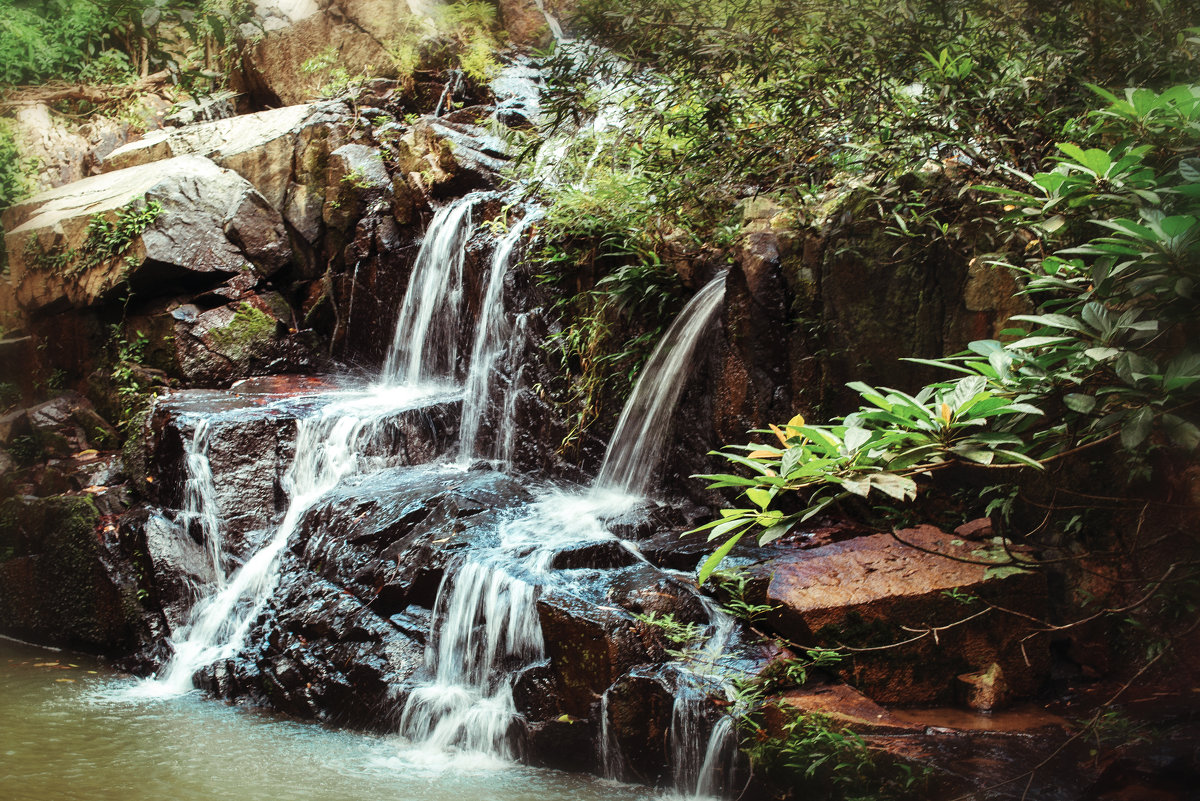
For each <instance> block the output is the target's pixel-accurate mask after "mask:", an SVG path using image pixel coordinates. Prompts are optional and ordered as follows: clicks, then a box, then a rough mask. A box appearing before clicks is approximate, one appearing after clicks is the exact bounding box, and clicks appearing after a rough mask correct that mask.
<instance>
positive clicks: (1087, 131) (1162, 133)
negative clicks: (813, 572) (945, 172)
mask: <svg viewBox="0 0 1200 801" xmlns="http://www.w3.org/2000/svg"><path fill="white" fill-rule="evenodd" d="M1094 89H1095V91H1096V92H1097V93H1098V94H1100V95H1101V97H1103V98H1104V99H1105V100H1107V101H1108V105H1106V106H1105V107H1104V108H1101V109H1099V110H1098V111H1096V112H1095V113H1093V114H1090V115H1087V116H1086V117H1085V118H1084V119H1082V120H1080V122H1079V127H1078V129H1079V130H1080V131H1081V132H1082V133H1083V136H1084V137H1085V143H1084V145H1082V146H1081V145H1079V144H1075V143H1061V144H1060V145H1059V150H1060V152H1061V154H1062V155H1060V156H1059V157H1057V158H1056V159H1054V166H1053V167H1052V168H1051V169H1049V170H1047V171H1044V172H1039V173H1037V174H1035V175H1033V176H1026V180H1027V183H1028V186H1027V188H1026V189H1023V190H1014V189H1007V188H1004V187H996V188H995V191H996V192H997V193H998V194H999V195H1000V197H1001V200H1000V201H999V202H1000V203H1003V204H1005V207H1006V208H1007V209H1009V211H1010V215H1009V217H1008V219H1007V222H1006V223H1005V224H1006V225H1009V226H1012V227H1014V228H1016V227H1025V228H1027V230H1028V231H1029V237H1028V239H1029V241H1030V243H1031V246H1030V248H1029V249H1028V252H1029V254H1030V257H1029V259H1028V261H1026V262H1024V263H1021V264H1017V265H1009V266H1010V267H1013V268H1014V269H1017V270H1018V271H1019V272H1021V273H1022V274H1023V275H1024V276H1025V280H1026V288H1025V293H1026V294H1028V295H1029V296H1031V297H1032V298H1034V299H1035V300H1036V301H1037V304H1038V308H1037V313H1036V314H1030V315H1017V316H1015V317H1013V318H1012V321H1013V322H1015V323H1020V324H1022V326H1023V327H1021V328H1013V329H1010V330H1009V331H1006V332H1005V334H1006V335H1007V338H1006V339H1005V340H1004V341H999V340H981V341H976V342H972V343H971V344H970V346H969V349H968V351H967V352H966V353H963V354H960V355H957V356H953V357H948V358H946V359H940V360H933V361H925V360H913V361H925V363H929V364H934V365H938V366H941V367H945V368H948V369H951V370H953V371H955V372H958V373H960V374H962V375H963V377H961V378H959V379H957V380H954V381H945V382H939V383H935V384H932V385H929V386H927V387H925V388H924V389H923V390H921V391H920V392H919V393H917V394H916V395H915V396H914V395H909V394H907V393H904V392H900V391H899V390H891V389H876V388H874V387H869V386H866V385H865V384H859V383H852V384H851V385H850V386H851V388H852V389H855V390H856V391H857V392H858V393H859V394H860V395H861V397H862V399H863V400H864V401H865V404H864V405H863V407H862V408H861V409H859V410H858V411H856V412H854V413H853V414H850V415H847V416H846V417H844V418H842V419H841V420H840V421H838V422H836V423H834V424H833V425H830V426H812V425H806V423H805V421H804V420H803V419H799V418H798V419H795V420H793V421H790V422H789V423H788V424H787V425H786V426H784V427H783V428H782V429H780V428H778V427H772V432H773V433H774V434H775V436H776V437H777V439H778V444H777V445H764V444H760V443H756V444H751V445H746V446H740V447H739V450H741V451H743V452H744V453H745V455H742V454H739V453H726V454H724V455H725V456H726V458H728V459H729V460H730V461H732V462H735V463H737V464H740V465H743V466H745V467H747V468H749V469H750V471H751V475H749V476H745V475H733V474H718V475H712V476H708V478H710V479H712V481H713V486H714V487H739V488H742V489H743V490H744V494H745V498H746V500H747V501H749V504H748V505H747V506H744V507H741V508H736V509H726V510H723V511H722V519H720V520H716V521H713V522H712V523H709V524H707V525H705V526H703V527H701V528H702V529H711V531H712V535H711V536H712V538H714V539H715V538H720V537H727V539H726V541H725V542H724V544H722V545H721V547H719V548H718V549H717V550H716V551H715V552H714V554H713V556H712V557H711V558H710V559H709V560H708V562H707V563H706V564H705V566H704V567H703V569H702V571H701V580H703V579H704V578H706V577H707V576H708V575H709V573H710V572H711V571H712V569H713V568H714V567H715V566H716V565H717V564H718V563H719V562H720V560H721V559H722V558H723V557H724V556H725V554H727V553H728V552H729V550H730V549H731V548H732V547H733V545H734V544H735V543H736V542H737V541H738V539H739V538H741V537H742V536H744V535H745V534H747V533H751V532H753V533H754V534H755V535H756V537H757V539H758V541H759V542H760V543H762V544H765V543H766V542H770V541H772V540H774V539H776V538H777V537H778V536H781V535H782V534H784V533H786V532H787V531H788V530H789V529H791V528H792V527H793V526H795V525H797V524H799V523H801V522H803V521H805V520H807V519H809V518H811V517H812V516H813V515H815V514H817V513H818V512H820V511H821V510H823V509H825V508H826V507H828V506H830V505H831V504H835V503H839V502H841V501H843V500H845V499H848V498H851V497H853V496H858V497H861V498H863V499H866V500H868V501H869V500H873V499H876V500H877V499H881V498H891V499H895V500H901V501H909V500H912V499H914V498H915V497H916V494H917V491H918V482H919V481H933V480H935V479H936V472H937V471H939V470H941V469H943V468H946V467H949V466H951V465H953V464H955V463H959V464H971V465H978V466H981V467H983V468H992V469H996V468H1001V469H1003V468H1012V467H1018V468H1019V467H1022V466H1025V467H1028V468H1033V469H1041V468H1042V467H1043V466H1044V465H1047V464H1049V463H1052V462H1056V461H1058V460H1061V459H1064V458H1068V457H1077V458H1084V459H1086V458H1087V457H1086V454H1087V453H1088V452H1089V451H1090V450H1091V449H1093V448H1096V447H1097V446H1100V445H1103V444H1107V443H1118V442H1119V443H1120V445H1121V446H1122V447H1123V448H1124V449H1125V451H1126V454H1127V455H1126V460H1127V463H1126V468H1125V476H1126V479H1127V480H1128V479H1129V478H1130V477H1136V476H1138V475H1139V474H1140V471H1138V470H1136V469H1131V468H1132V467H1134V466H1136V465H1137V464H1138V463H1139V461H1140V460H1141V459H1142V454H1143V453H1144V452H1145V451H1146V450H1147V449H1151V448H1175V449H1179V450H1181V451H1182V452H1183V453H1185V454H1193V455H1194V454H1195V453H1196V452H1197V450H1198V449H1200V426H1198V425H1197V421H1198V419H1200V416H1198V415H1197V412H1196V408H1195V387H1196V386H1197V385H1198V384H1200V325H1198V323H1197V319H1196V315H1195V309H1196V293H1197V287H1198V284H1200V159H1197V158H1196V157H1195V156H1193V155H1192V154H1194V153H1196V152H1197V147H1198V146H1200V124H1198V123H1200V86H1191V85H1185V86H1176V87H1172V88H1169V89H1167V90H1165V91H1163V92H1161V93H1157V92H1153V91H1151V90H1148V89H1130V90H1127V91H1126V92H1124V93H1123V95H1121V96H1118V95H1116V94H1113V93H1110V92H1108V91H1106V90H1103V89H1100V88H1099V87H1094ZM1088 144H1094V145H1096V146H1095V147H1088V146H1087V145H1088ZM1098 231H1099V232H1101V234H1100V235H1097V232H1098ZM772 432H764V433H772ZM1152 435H1155V436H1152ZM1014 472H1015V471H1012V470H1009V471H1007V473H1008V474H1013V473H1014ZM1013 480H1014V481H1018V480H1019V478H1014V479H1013ZM993 489H995V488H994V487H993ZM1009 494H1010V495H1011V493H1009ZM794 495H795V496H798V498H799V503H798V506H799V508H798V509H795V510H794V511H788V512H786V513H785V512H784V511H781V510H780V509H779V506H780V505H781V504H780V502H782V501H785V499H788V500H789V501H794V500H795V498H794V497H792V496H794ZM1047 520H1049V517H1048V518H1047ZM1043 525H1045V523H1044V524H1043ZM1014 558H1015V557H1014ZM1020 564H1022V565H1024V564H1027V563H1025V562H1023V561H1022V562H1020Z"/></svg>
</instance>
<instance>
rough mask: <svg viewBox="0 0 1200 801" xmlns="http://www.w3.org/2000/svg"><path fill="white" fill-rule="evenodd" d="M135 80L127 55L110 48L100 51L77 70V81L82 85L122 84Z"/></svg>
mask: <svg viewBox="0 0 1200 801" xmlns="http://www.w3.org/2000/svg"><path fill="white" fill-rule="evenodd" d="M136 78H137V72H136V70H135V69H134V67H133V63H132V62H131V61H130V60H129V55H128V54H126V53H123V52H122V51H120V50H114V49H111V48H110V49H108V50H104V51H101V52H100V54H99V55H97V56H96V58H95V59H93V60H92V61H89V62H88V63H87V64H84V65H83V68H82V69H81V70H79V80H80V81H83V82H84V83H105V84H122V83H132V82H133V81H134V80H135V79H136Z"/></svg>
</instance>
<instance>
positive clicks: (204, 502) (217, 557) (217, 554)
mask: <svg viewBox="0 0 1200 801" xmlns="http://www.w3.org/2000/svg"><path fill="white" fill-rule="evenodd" d="M211 429H212V426H211V425H210V424H209V420H208V419H207V418H201V419H199V420H197V421H196V427H195V428H194V429H193V430H192V438H191V439H190V440H188V441H187V442H186V443H185V444H184V446H183V447H184V465H185V467H186V469H187V478H186V480H185V481H184V486H183V510H182V511H180V513H179V518H178V519H179V522H180V523H182V524H183V529H184V531H187V532H191V531H192V530H193V527H194V528H195V529H198V530H199V531H198V533H199V534H200V538H201V540H202V541H203V543H204V548H205V550H206V551H207V552H208V558H209V561H211V562H212V569H213V580H214V581H215V582H216V584H217V586H218V587H220V586H224V584H225V566H224V554H223V553H222V550H221V545H222V542H221V516H220V513H219V512H218V510H217V500H216V496H217V488H216V485H215V484H214V483H213V474H212V465H211V464H209V461H208V440H209V434H210V432H211Z"/></svg>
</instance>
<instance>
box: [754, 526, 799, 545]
mask: <svg viewBox="0 0 1200 801" xmlns="http://www.w3.org/2000/svg"><path fill="white" fill-rule="evenodd" d="M791 527H792V524H791V523H790V522H787V523H776V524H775V525H773V526H771V527H770V528H769V529H767V530H766V531H764V532H762V533H761V534H759V535H758V544H759V546H760V547H761V546H763V545H769V544H770V543H772V542H774V541H775V540H777V539H779V538H780V537H782V536H783V535H784V534H787V533H788V531H789V530H790V529H791Z"/></svg>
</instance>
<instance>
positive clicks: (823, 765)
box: [733, 648, 927, 799]
mask: <svg viewBox="0 0 1200 801" xmlns="http://www.w3.org/2000/svg"><path fill="white" fill-rule="evenodd" d="M841 660H842V655H841V654H840V653H839V652H837V651H833V650H828V649H819V648H818V649H809V650H807V651H805V653H804V656H803V657H801V658H797V659H791V660H786V661H780V662H775V663H772V664H771V665H770V666H768V668H767V669H766V670H765V671H764V672H763V673H762V674H761V675H758V676H755V677H753V678H748V679H745V680H743V681H740V682H738V683H737V684H736V687H735V691H734V699H733V700H734V704H733V714H734V715H735V718H736V720H737V723H738V728H739V729H740V731H741V735H742V737H741V741H742V747H743V750H744V751H745V752H746V754H747V755H748V756H749V757H750V760H751V762H752V763H753V766H754V770H755V771H756V772H758V773H760V774H762V775H763V776H764V777H766V778H767V779H768V780H769V781H771V782H772V783H776V784H778V785H780V786H786V787H791V788H793V789H794V790H795V791H796V792H795V794H796V795H797V796H798V797H802V798H804V797H813V798H839V799H841V798H846V799H868V798H871V799H901V798H921V797H924V795H923V792H924V790H925V789H926V787H925V785H926V783H927V774H926V773H916V772H913V771H912V770H911V769H909V768H907V767H906V766H903V765H895V764H893V763H892V761H891V760H888V759H886V758H880V756H879V755H877V754H876V753H874V752H872V751H871V750H870V749H869V748H868V747H867V745H866V743H865V742H864V741H863V740H862V738H861V737H859V736H858V735H857V734H855V733H854V732H852V731H851V730H850V729H849V728H848V727H846V726H845V725H844V724H840V723H837V722H835V721H834V720H833V719H831V718H829V717H827V716H825V715H821V714H817V713H810V712H802V711H800V710H798V709H796V708H795V707H792V706H790V705H788V704H787V703H785V702H783V701H780V700H778V696H779V694H780V693H782V692H783V691H785V690H788V689H792V688H795V687H799V686H802V685H804V684H806V683H807V682H808V681H809V679H810V678H811V673H812V672H813V671H832V670H836V669H837V668H838V666H839V665H840V664H841Z"/></svg>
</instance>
